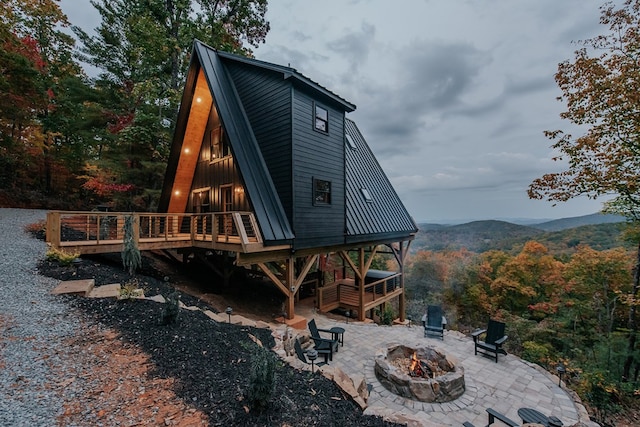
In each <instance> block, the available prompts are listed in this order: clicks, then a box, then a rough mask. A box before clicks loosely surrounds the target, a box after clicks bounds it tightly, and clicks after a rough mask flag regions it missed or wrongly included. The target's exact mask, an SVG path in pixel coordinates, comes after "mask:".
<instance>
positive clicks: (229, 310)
mask: <svg viewBox="0 0 640 427" xmlns="http://www.w3.org/2000/svg"><path fill="white" fill-rule="evenodd" d="M224 312H225V313H227V315H228V316H229V323H231V313H233V308H231V307H227V309H226V310H225V311H224Z"/></svg>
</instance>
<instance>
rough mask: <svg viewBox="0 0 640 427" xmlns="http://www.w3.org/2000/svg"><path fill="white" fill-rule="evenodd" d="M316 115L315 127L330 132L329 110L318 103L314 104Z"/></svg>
mask: <svg viewBox="0 0 640 427" xmlns="http://www.w3.org/2000/svg"><path fill="white" fill-rule="evenodd" d="M314 116H315V119H314V120H315V124H314V129H315V130H318V131H320V132H324V133H329V112H328V111H327V110H326V109H324V108H322V107H320V106H318V105H314Z"/></svg>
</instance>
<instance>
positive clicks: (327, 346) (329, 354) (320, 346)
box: [308, 319, 338, 363]
mask: <svg viewBox="0 0 640 427" xmlns="http://www.w3.org/2000/svg"><path fill="white" fill-rule="evenodd" d="M308 325H309V332H310V333H311V339H312V340H313V344H314V348H315V349H316V351H317V352H318V354H322V355H323V356H324V360H325V362H327V363H328V361H327V358H328V359H329V360H333V353H335V352H337V351H338V341H337V340H334V339H331V338H323V337H321V336H320V332H326V333H331V331H329V330H328V329H318V326H317V325H316V319H311V320H310V321H309V323H308Z"/></svg>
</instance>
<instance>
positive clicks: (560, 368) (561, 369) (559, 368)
mask: <svg viewBox="0 0 640 427" xmlns="http://www.w3.org/2000/svg"><path fill="white" fill-rule="evenodd" d="M556 371H557V372H558V387H562V375H563V374H565V373H566V372H567V368H565V367H564V365H563V364H562V363H560V364H559V365H558V366H556Z"/></svg>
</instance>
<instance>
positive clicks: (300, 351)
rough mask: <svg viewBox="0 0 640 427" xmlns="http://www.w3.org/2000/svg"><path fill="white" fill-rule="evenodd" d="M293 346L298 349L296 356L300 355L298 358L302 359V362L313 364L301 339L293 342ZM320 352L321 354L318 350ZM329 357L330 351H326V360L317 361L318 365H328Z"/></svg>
mask: <svg viewBox="0 0 640 427" xmlns="http://www.w3.org/2000/svg"><path fill="white" fill-rule="evenodd" d="M293 348H294V349H295V351H296V356H298V359H300V360H301V361H302V362H304V363H306V364H308V365H309V364H311V362H310V361H309V360H307V352H306V351H304V350H303V349H302V345H301V344H300V341H299V340H298V338H296V340H295V342H294V343H293ZM316 351H317V350H316ZM318 354H320V352H318ZM327 359H328V353H325V354H324V362H317V363H315V365H316V366H322V365H326V364H327V363H328V362H327Z"/></svg>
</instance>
